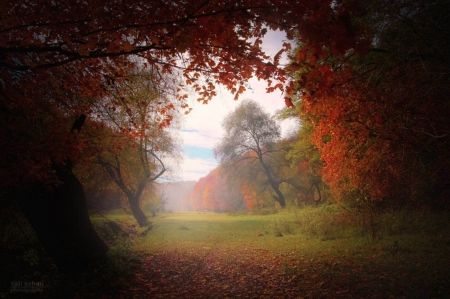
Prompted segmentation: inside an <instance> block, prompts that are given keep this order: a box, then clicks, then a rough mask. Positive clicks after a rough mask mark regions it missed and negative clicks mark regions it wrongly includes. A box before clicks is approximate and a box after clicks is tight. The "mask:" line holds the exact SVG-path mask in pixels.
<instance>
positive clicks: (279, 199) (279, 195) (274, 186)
mask: <svg viewBox="0 0 450 299" xmlns="http://www.w3.org/2000/svg"><path fill="white" fill-rule="evenodd" d="M258 160H259V164H260V165H261V168H262V169H263V172H264V173H265V175H266V177H267V180H268V181H269V184H270V187H272V189H273V191H275V193H276V196H274V197H273V198H274V199H275V200H276V201H277V202H278V203H279V204H280V206H281V208H283V209H284V208H285V207H286V201H285V199H284V195H283V193H281V191H280V189H279V188H278V185H279V184H277V182H275V179H274V178H273V177H272V174H271V172H270V169H269V167H268V166H267V165H266V163H264V160H263V157H262V154H258Z"/></svg>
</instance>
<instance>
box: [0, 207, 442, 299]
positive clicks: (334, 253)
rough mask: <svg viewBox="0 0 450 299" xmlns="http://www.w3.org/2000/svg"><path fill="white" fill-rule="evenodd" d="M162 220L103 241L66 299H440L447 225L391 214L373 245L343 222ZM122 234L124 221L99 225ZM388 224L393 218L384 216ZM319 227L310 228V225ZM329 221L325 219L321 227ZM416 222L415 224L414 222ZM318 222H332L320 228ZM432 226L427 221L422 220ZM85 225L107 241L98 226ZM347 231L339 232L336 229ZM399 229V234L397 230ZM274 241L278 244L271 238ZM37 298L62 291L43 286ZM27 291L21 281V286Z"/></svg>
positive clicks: (314, 214)
mask: <svg viewBox="0 0 450 299" xmlns="http://www.w3.org/2000/svg"><path fill="white" fill-rule="evenodd" d="M329 212H330V211H326V213H323V211H319V210H317V211H316V210H312V209H310V210H304V211H301V212H298V211H296V212H286V213H280V214H273V215H264V216H262V215H244V214H242V215H226V214H214V213H197V212H192V213H167V214H162V215H159V216H157V217H155V218H151V220H152V222H153V229H152V230H150V231H148V232H147V234H146V235H145V236H140V235H139V234H140V233H141V232H143V231H144V230H143V229H138V231H137V234H136V235H135V236H133V235H132V236H131V237H128V238H119V239H117V238H115V239H114V241H112V239H111V244H112V246H111V250H110V253H109V255H110V262H109V263H107V264H106V265H104V266H102V267H97V268H95V269H94V272H93V273H91V274H88V275H85V276H83V277H78V280H77V281H72V282H71V286H72V289H73V290H74V291H73V293H71V294H74V296H75V298H105V299H106V298H449V297H450V256H449V252H450V234H449V233H448V232H449V226H448V225H447V224H448V223H447V221H448V220H447V218H446V217H447V216H448V215H441V216H439V217H442V218H439V217H437V216H436V215H433V217H430V216H429V215H425V216H424V215H422V216H420V215H408V214H397V215H396V217H395V219H398V218H402V220H401V221H400V220H398V221H397V220H396V221H393V220H392V219H393V218H392V217H387V219H390V220H389V221H388V222H387V223H388V224H386V223H385V222H383V219H382V218H380V219H379V221H378V230H379V234H378V236H377V237H376V238H375V239H372V238H371V235H370V234H368V233H364V231H365V229H361V228H360V227H359V226H360V225H356V224H355V225H350V224H351V223H350V222H346V221H344V220H345V219H346V215H344V214H341V213H340V212H339V213H337V214H336V213H335V212H336V211H333V213H334V214H335V215H337V217H334V218H329V217H328V216H326V215H328V214H329ZM106 216H107V218H108V219H110V220H114V221H116V222H117V223H119V224H121V225H122V227H124V228H127V227H129V225H131V224H132V223H133V219H132V217H131V216H130V215H128V214H126V213H123V212H121V211H114V212H112V213H109V214H107V215H106ZM391 216H392V215H391ZM321 217H322V218H323V217H325V218H323V219H322V220H321V221H318V220H317V219H318V218H321ZM327 217H328V218H327ZM421 217H422V218H421ZM324 219H325V220H327V221H331V223H328V224H326V225H324V224H323V223H322V222H323V221H324ZM430 219H431V220H430ZM93 222H94V224H95V225H96V226H97V228H98V229H99V232H100V233H101V234H103V237H104V238H105V239H108V236H109V237H112V236H111V235H108V232H107V230H106V226H105V225H104V224H105V223H104V218H103V217H98V216H93ZM344 222H345V223H346V224H345V225H344V224H343V223H344ZM402 223H403V224H404V225H406V226H402ZM280 234H281V235H282V236H277V235H280ZM43 280H45V282H44V289H43V291H42V292H41V293H39V294H23V293H17V294H7V293H0V297H2V296H1V295H6V297H5V298H52V297H53V296H54V295H55V294H56V291H57V289H58V286H59V289H61V288H66V287H68V285H66V284H64V283H62V282H61V278H60V277H57V276H56V275H53V276H52V275H49V276H46V278H45V279H43ZM24 281H27V278H24Z"/></svg>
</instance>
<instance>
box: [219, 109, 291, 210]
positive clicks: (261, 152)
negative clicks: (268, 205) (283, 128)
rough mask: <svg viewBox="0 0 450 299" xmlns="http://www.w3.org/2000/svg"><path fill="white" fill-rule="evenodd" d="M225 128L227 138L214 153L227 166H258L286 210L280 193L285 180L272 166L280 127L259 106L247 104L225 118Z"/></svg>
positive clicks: (275, 196)
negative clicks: (272, 156) (272, 157)
mask: <svg viewBox="0 0 450 299" xmlns="http://www.w3.org/2000/svg"><path fill="white" fill-rule="evenodd" d="M222 126H223V128H224V129H225V136H224V138H223V140H222V141H221V142H220V143H219V145H217V147H216V148H215V149H214V155H215V156H216V158H217V159H218V160H219V161H220V163H222V164H224V165H230V164H232V165H238V164H239V163H240V164H242V162H243V161H245V164H247V165H249V164H253V163H255V162H256V163H258V164H259V166H260V167H261V171H262V172H263V173H264V175H265V177H266V178H267V182H268V184H269V185H270V187H271V189H272V190H273V192H274V193H275V195H273V199H275V200H276V201H277V202H278V203H279V204H280V206H281V207H283V208H284V207H285V206H286V201H285V199H284V195H283V194H282V193H281V191H280V184H281V183H282V180H280V179H279V177H278V173H276V172H275V171H274V170H275V168H274V167H273V166H271V165H270V163H269V160H270V158H271V154H273V153H274V143H275V142H276V141H278V139H279V138H280V135H281V132H280V127H279V125H278V124H277V123H276V122H275V120H274V119H272V118H271V117H270V115H269V114H267V113H265V112H264V111H263V110H262V108H261V106H260V105H258V104H257V103H256V102H254V101H249V100H246V101H243V102H242V103H241V104H240V105H239V106H238V107H237V108H236V110H235V111H233V112H232V113H230V114H229V115H228V116H227V117H226V118H225V120H224V122H223V124H222Z"/></svg>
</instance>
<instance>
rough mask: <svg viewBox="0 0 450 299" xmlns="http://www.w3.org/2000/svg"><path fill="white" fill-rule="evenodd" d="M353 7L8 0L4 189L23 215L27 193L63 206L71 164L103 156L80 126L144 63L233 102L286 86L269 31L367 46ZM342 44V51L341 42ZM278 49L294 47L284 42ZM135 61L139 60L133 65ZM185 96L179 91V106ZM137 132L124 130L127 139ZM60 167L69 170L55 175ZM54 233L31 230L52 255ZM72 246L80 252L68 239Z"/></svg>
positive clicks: (1, 97) (72, 179) (0, 42)
mask: <svg viewBox="0 0 450 299" xmlns="http://www.w3.org/2000/svg"><path fill="white" fill-rule="evenodd" d="M338 4H339V5H340V6H339V7H340V10H342V11H343V13H340V14H339V15H338V17H337V18H335V17H334V15H333V14H329V15H324V12H326V13H328V12H330V7H332V8H335V7H337V5H338ZM354 6H355V5H354V2H353V1H346V2H343V3H340V2H339V3H336V1H334V0H330V1H321V2H320V3H319V2H318V1H301V2H299V3H297V2H295V1H288V2H273V1H269V0H258V1H255V0H252V1H222V2H220V1H203V0H201V1H200V0H189V1H169V2H167V1H150V2H149V1H139V0H130V1H126V2H124V1H107V0H100V1H94V2H92V1H78V0H74V1H70V2H61V1H52V2H48V1H42V0H30V1H25V2H21V3H17V1H3V2H2V3H1V4H0V11H1V15H2V17H1V18H0V28H2V29H1V30H0V136H2V139H1V140H0V149H1V155H0V169H1V171H0V175H1V177H0V184H1V188H2V189H8V190H9V191H8V192H9V194H10V195H9V196H7V198H8V199H9V198H11V197H13V194H17V192H15V191H17V190H22V191H23V189H26V192H25V193H26V194H27V195H26V196H25V195H24V194H22V195H23V196H21V198H23V199H24V200H23V201H22V203H23V208H24V209H26V207H25V206H26V205H30V206H32V205H33V204H35V201H39V200H40V199H39V200H38V199H37V198H36V197H35V196H32V194H35V193H40V194H44V193H46V192H50V194H51V196H53V197H55V198H58V197H59V196H61V194H60V193H58V192H56V189H58V188H68V189H70V187H69V185H70V186H73V187H74V186H75V185H77V186H78V187H77V188H81V186H79V182H78V180H77V179H76V176H74V175H73V172H72V169H71V168H72V167H71V165H72V162H73V163H75V164H76V163H83V162H84V161H89V160H90V159H91V158H92V156H93V155H95V154H96V152H97V150H96V148H95V147H94V148H92V147H91V144H92V143H91V136H90V135H88V134H85V132H84V130H82V127H83V123H84V120H85V119H86V118H87V119H93V118H95V113H96V111H95V109H94V107H95V106H96V105H97V106H98V105H101V103H102V101H103V99H104V97H107V96H108V88H107V86H108V85H109V84H111V83H113V82H114V81H116V80H120V79H121V78H122V76H123V75H124V71H125V70H127V69H132V66H133V65H136V63H137V61H139V63H144V64H145V63H146V64H147V65H151V66H154V67H155V68H157V70H158V71H159V72H162V73H171V72H174V71H175V70H180V71H181V72H182V74H183V76H184V81H185V84H186V85H188V86H190V87H191V88H192V89H193V90H194V91H195V92H197V93H198V94H199V99H200V100H202V101H204V102H207V101H208V100H210V99H211V98H212V97H213V96H214V95H215V94H216V85H219V84H221V85H224V86H225V87H226V88H227V89H228V90H230V91H231V92H233V93H234V94H236V96H238V95H239V94H241V93H242V92H244V91H245V85H246V81H247V80H248V79H249V78H251V77H252V76H256V77H258V78H259V79H263V80H270V81H269V83H271V81H272V80H280V81H281V82H285V79H284V72H283V71H282V70H281V69H279V68H278V66H279V58H280V55H281V53H282V51H280V52H279V53H278V54H277V55H276V56H275V57H273V60H272V61H269V60H268V59H269V57H267V56H266V55H264V53H263V52H262V50H261V48H260V44H261V38H262V37H263V36H264V34H265V32H266V31H267V28H269V29H280V30H286V31H287V33H288V37H292V32H293V31H294V30H295V28H299V29H301V30H302V35H304V36H307V37H311V40H313V41H314V42H315V44H326V45H333V47H334V48H335V50H336V51H337V53H338V54H339V53H345V52H346V51H347V50H348V49H349V48H352V47H353V46H354V44H355V43H352V42H353V41H354V40H357V41H359V40H358V38H359V37H360V35H358V34H354V33H355V31H354V30H352V29H353V26H352V24H351V23H349V22H346V20H348V16H349V15H351V13H352V12H354V11H356V10H357V9H356V8H354ZM55 11H57V12H58V13H57V14H55ZM346 17H347V18H346ZM322 25H323V26H322ZM334 25H336V28H337V29H336V31H335V32H338V33H339V34H324V35H323V36H326V38H325V39H324V38H323V36H322V35H320V36H319V37H320V38H317V39H314V38H313V37H314V36H315V35H317V34H316V32H325V33H330V31H332V30H331V29H333V30H334V27H333V26H334ZM265 26H266V27H265ZM323 29H326V30H323ZM331 33H333V32H331ZM342 41H345V43H339V42H342ZM337 45H339V46H337ZM343 45H345V46H343ZM347 45H349V46H348V47H347ZM283 48H284V49H285V50H286V49H288V48H289V44H285V45H284V46H283ZM136 56H138V57H140V59H139V60H137V59H131V57H136ZM202 75H203V77H202ZM270 88H271V90H273V89H275V88H278V89H280V88H283V86H282V84H276V85H275V86H272V87H270ZM186 97H187V95H186V93H185V92H183V88H180V91H179V93H178V98H179V99H180V100H183V99H185V98H186ZM71 128H73V130H71ZM69 132H72V133H69ZM135 133H136V130H131V131H129V132H128V134H129V136H133V134H135ZM61 168H64V169H65V170H64V171H62V172H61V171H58V169H61ZM66 174H69V175H66ZM58 186H60V187H58ZM49 189H53V191H48V190H49ZM42 190H44V191H42ZM80 191H81V190H80ZM57 193H58V194H59V195H58V194H57ZM77 194H78V196H80V197H81V198H80V200H78V201H77V200H76V199H74V200H75V201H74V204H79V205H80V209H72V210H68V211H69V212H70V211H72V212H71V213H72V214H73V215H71V216H72V217H67V219H69V218H70V219H72V220H73V221H74V223H73V225H74V226H75V227H76V226H77V224H80V225H79V227H88V225H87V223H88V222H89V219H88V218H87V217H84V216H83V217H81V214H77V215H78V216H80V217H78V216H77V215H75V214H76V213H79V212H80V211H82V210H85V209H86V207H85V206H83V204H81V203H82V202H83V199H82V198H84V195H83V194H82V192H78V193H77ZM62 201H64V198H62ZM4 202H7V200H5V201H4ZM55 205H56V201H54V202H52V203H49V209H47V210H48V211H53V212H52V213H53V214H54V215H53V216H54V217H55V216H56V214H58V213H60V210H59V209H55ZM27 210H28V211H29V212H30V213H31V214H33V215H31V214H29V215H27V216H28V217H29V219H31V218H33V217H34V218H35V219H41V218H42V217H47V216H48V215H47V214H46V215H44V214H42V215H40V212H37V210H35V209H33V208H29V209H27ZM80 213H81V212H80ZM83 215H87V213H84V214H83ZM85 224H86V225H85ZM32 225H33V226H35V225H38V224H37V222H33V223H32ZM51 226H52V225H51ZM57 226H58V225H57V224H55V225H53V227H57ZM47 229H48V228H43V229H38V228H37V227H35V230H36V232H37V235H38V237H39V236H41V237H40V239H41V241H42V242H43V243H47V245H44V246H51V243H49V241H48V240H47V239H46V237H45V232H46V230H47ZM61 230H63V229H62V228H61ZM64 234H66V235H68V234H70V231H68V230H66V231H65V232H63V233H62V235H64ZM62 235H60V236H58V237H57V238H58V239H61V238H62ZM80 236H83V234H80ZM85 236H88V235H87V234H86V235H85ZM45 240H47V241H45ZM78 242H81V243H85V244H87V243H89V242H92V240H89V239H88V238H87V237H86V238H84V239H83V238H80V239H79V240H78ZM70 244H72V245H70ZM67 245H68V246H69V247H73V248H75V247H76V246H75V245H74V244H73V242H72V243H70V242H69V243H67ZM74 246H75V247H74ZM73 248H72V249H73ZM98 248H104V246H99V247H98ZM70 249H71V248H69V250H66V251H63V250H60V254H63V252H64V253H65V252H72V251H71V250H70ZM99 251H104V250H99ZM68 269H70V268H68Z"/></svg>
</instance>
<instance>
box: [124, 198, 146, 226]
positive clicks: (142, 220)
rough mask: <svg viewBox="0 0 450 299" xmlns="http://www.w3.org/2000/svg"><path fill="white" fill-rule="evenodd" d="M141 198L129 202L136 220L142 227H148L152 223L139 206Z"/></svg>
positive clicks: (130, 199) (131, 199) (129, 199)
mask: <svg viewBox="0 0 450 299" xmlns="http://www.w3.org/2000/svg"><path fill="white" fill-rule="evenodd" d="M139 198H140V196H139V197H132V198H128V202H129V204H130V208H131V212H132V213H133V216H134V218H135V219H136V221H137V223H138V224H139V226H140V227H145V226H148V225H149V224H150V223H149V221H148V219H147V216H146V215H145V214H144V212H142V209H141V207H140V206H139Z"/></svg>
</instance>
